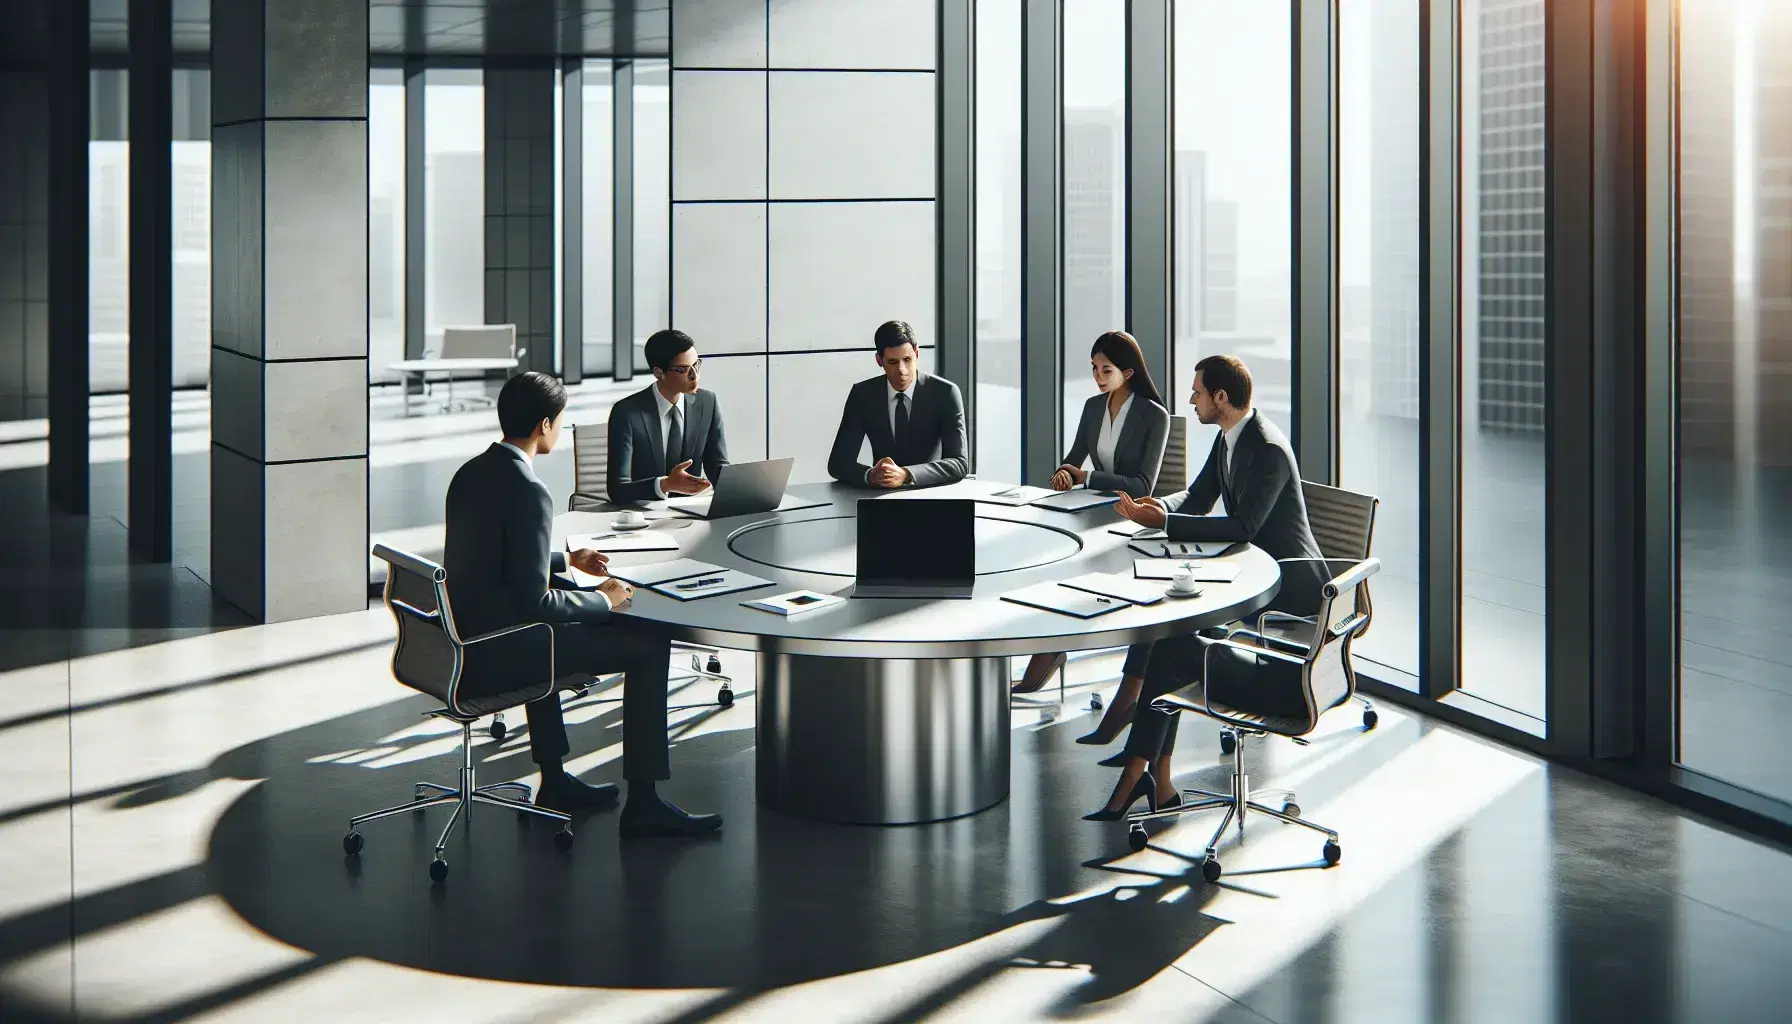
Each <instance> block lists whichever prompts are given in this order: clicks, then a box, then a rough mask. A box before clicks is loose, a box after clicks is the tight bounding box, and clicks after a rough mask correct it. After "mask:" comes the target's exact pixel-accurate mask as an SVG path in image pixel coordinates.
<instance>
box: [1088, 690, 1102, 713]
mask: <svg viewBox="0 0 1792 1024" xmlns="http://www.w3.org/2000/svg"><path fill="white" fill-rule="evenodd" d="M1089 710H1090V711H1100V710H1101V694H1099V693H1091V694H1090V695H1089Z"/></svg>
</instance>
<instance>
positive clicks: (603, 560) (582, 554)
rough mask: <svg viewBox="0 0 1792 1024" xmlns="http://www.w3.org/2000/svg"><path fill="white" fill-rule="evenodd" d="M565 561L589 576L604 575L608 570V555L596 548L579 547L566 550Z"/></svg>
mask: <svg viewBox="0 0 1792 1024" xmlns="http://www.w3.org/2000/svg"><path fill="white" fill-rule="evenodd" d="M566 561H567V562H568V563H569V564H570V565H571V566H572V567H573V568H574V569H577V570H579V571H580V572H582V573H585V574H587V575H590V576H604V575H608V574H609V571H610V556H609V555H606V554H604V553H603V552H602V551H599V550H597V549H596V548H580V549H579V550H577V551H571V552H568V553H567V555H566Z"/></svg>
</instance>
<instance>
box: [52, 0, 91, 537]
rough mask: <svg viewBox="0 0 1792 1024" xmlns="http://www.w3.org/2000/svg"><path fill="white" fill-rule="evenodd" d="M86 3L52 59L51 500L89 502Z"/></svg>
mask: <svg viewBox="0 0 1792 1024" xmlns="http://www.w3.org/2000/svg"><path fill="white" fill-rule="evenodd" d="M89 27H90V26H89V16H88V8H87V5H86V4H58V5H57V6H56V9H55V18H54V20H53V21H52V24H51V37H50V61H51V75H52V80H51V88H50V157H49V167H50V183H49V188H50V207H49V209H50V223H51V224H53V225H54V228H53V229H52V230H51V231H50V232H49V244H48V249H49V252H48V255H49V265H50V280H49V296H50V327H49V330H50V335H51V337H52V338H53V339H54V340H53V341H52V342H51V343H50V350H49V353H48V355H49V359H48V363H49V377H50V381H49V382H50V410H49V412H50V500H51V501H52V502H54V503H55V504H56V506H57V507H58V508H60V509H62V510H63V511H64V512H73V513H76V514H83V515H84V514H86V512H87V508H88V462H87V447H88V415H87V393H88V381H89V374H88V365H87V363H88V359H87V346H88V339H87V333H88V316H87V301H88V296H87V292H88V259H87V255H88V254H87V248H88V246H87V236H88V223H87V220H88V218H87V203H88V195H87V175H88V169H87V143H88V132H89V128H90V120H91V119H90V116H89V115H90V97H89V89H90V86H89V81H88V78H89V68H90V65H91V63H92V62H91V59H90V57H89V50H90V47H91V43H90V42H89Z"/></svg>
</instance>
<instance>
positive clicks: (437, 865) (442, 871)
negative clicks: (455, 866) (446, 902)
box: [429, 857, 448, 882]
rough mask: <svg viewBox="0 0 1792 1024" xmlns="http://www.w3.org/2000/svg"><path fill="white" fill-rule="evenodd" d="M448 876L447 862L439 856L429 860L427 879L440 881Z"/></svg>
mask: <svg viewBox="0 0 1792 1024" xmlns="http://www.w3.org/2000/svg"><path fill="white" fill-rule="evenodd" d="M447 877H448V862H447V861H445V860H443V859H442V858H440V857H437V858H436V859H435V860H432V861H430V862H429V880H430V881H432V882H440V881H441V880H442V879H444V878H447Z"/></svg>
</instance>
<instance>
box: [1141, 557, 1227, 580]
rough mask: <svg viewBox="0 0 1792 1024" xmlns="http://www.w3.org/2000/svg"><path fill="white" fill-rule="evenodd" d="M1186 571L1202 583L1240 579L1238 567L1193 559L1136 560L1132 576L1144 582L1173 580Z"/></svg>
mask: <svg viewBox="0 0 1792 1024" xmlns="http://www.w3.org/2000/svg"><path fill="white" fill-rule="evenodd" d="M1184 569H1186V570H1188V572H1189V573H1190V574H1191V575H1193V576H1194V577H1195V580H1196V581H1197V582H1200V583H1230V582H1232V581H1233V580H1235V579H1237V578H1238V567H1237V566H1236V565H1231V564H1228V563H1225V562H1221V563H1218V564H1215V563H1213V562H1202V561H1199V560H1197V559H1193V558H1135V559H1133V560H1132V574H1133V575H1134V576H1137V577H1138V578H1139V579H1142V580H1173V579H1175V578H1176V574H1177V573H1179V572H1182V571H1183V570H1184Z"/></svg>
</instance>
